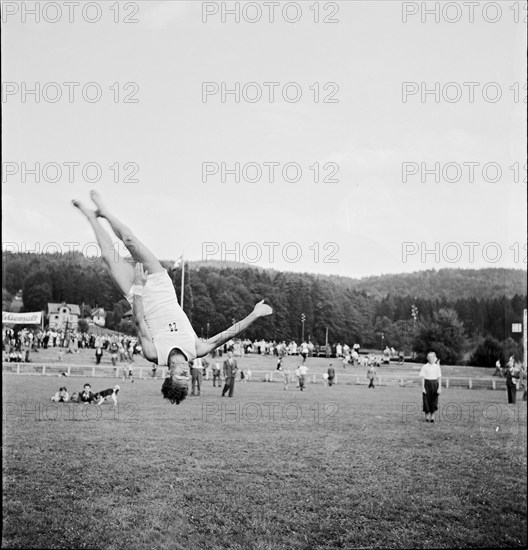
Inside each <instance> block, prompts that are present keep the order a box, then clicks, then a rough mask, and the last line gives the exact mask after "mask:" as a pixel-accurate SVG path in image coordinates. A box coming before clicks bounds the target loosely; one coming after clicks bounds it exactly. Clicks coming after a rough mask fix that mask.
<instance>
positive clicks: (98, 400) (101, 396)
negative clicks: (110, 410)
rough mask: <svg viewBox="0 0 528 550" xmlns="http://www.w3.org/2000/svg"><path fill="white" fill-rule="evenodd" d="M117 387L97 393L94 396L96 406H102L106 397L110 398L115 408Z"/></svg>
mask: <svg viewBox="0 0 528 550" xmlns="http://www.w3.org/2000/svg"><path fill="white" fill-rule="evenodd" d="M119 389H120V388H119V386H118V385H117V384H116V385H115V386H114V387H113V388H109V389H107V390H103V391H100V392H97V393H96V394H95V395H94V401H95V404H96V405H102V404H103V403H104V402H105V400H106V399H107V398H108V397H111V398H112V401H113V402H114V407H116V406H117V394H118V393H119Z"/></svg>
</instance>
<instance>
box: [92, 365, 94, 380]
mask: <svg viewBox="0 0 528 550" xmlns="http://www.w3.org/2000/svg"><path fill="white" fill-rule="evenodd" d="M92 378H95V366H94V367H92Z"/></svg>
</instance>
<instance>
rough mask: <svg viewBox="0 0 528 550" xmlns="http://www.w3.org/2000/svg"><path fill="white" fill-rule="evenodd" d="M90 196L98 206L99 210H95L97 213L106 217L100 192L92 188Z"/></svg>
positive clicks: (98, 215)
mask: <svg viewBox="0 0 528 550" xmlns="http://www.w3.org/2000/svg"><path fill="white" fill-rule="evenodd" d="M90 198H91V199H92V200H93V202H94V203H95V206H97V210H96V211H95V215H96V216H97V217H99V218H104V217H105V214H104V212H105V207H104V205H103V201H102V199H101V196H100V195H99V193H98V192H97V191H96V190H95V189H92V190H91V191H90Z"/></svg>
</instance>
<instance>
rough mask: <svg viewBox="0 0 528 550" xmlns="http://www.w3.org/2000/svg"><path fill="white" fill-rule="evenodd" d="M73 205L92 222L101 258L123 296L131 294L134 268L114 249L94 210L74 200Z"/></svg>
mask: <svg viewBox="0 0 528 550" xmlns="http://www.w3.org/2000/svg"><path fill="white" fill-rule="evenodd" d="M72 203H73V205H74V206H76V207H77V208H78V209H79V210H80V211H81V212H82V213H83V214H84V215H85V216H86V218H87V219H88V221H89V222H90V225H91V226H92V228H93V230H94V232H95V236H96V238H97V242H98V243H99V247H100V249H101V256H102V258H103V261H104V263H105V265H106V267H107V268H108V271H109V272H110V276H111V277H112V279H113V280H114V282H115V284H116V285H117V286H118V288H119V290H120V291H121V292H122V294H124V295H125V296H126V295H127V294H128V293H129V292H130V288H131V287H132V285H133V283H134V266H133V265H132V264H131V263H129V262H127V261H126V260H125V259H124V258H122V257H121V256H119V254H117V252H116V250H115V248H114V243H112V239H111V238H110V235H109V234H108V233H107V232H106V231H105V229H104V228H103V226H102V225H101V224H100V223H99V220H98V219H97V214H96V213H95V212H94V211H93V210H90V209H89V208H86V206H84V205H83V204H82V203H81V202H79V201H76V200H74V201H72Z"/></svg>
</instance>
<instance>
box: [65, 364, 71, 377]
mask: <svg viewBox="0 0 528 550" xmlns="http://www.w3.org/2000/svg"><path fill="white" fill-rule="evenodd" d="M66 374H67V375H68V376H70V374H71V366H70V365H68V370H67V371H66Z"/></svg>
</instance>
